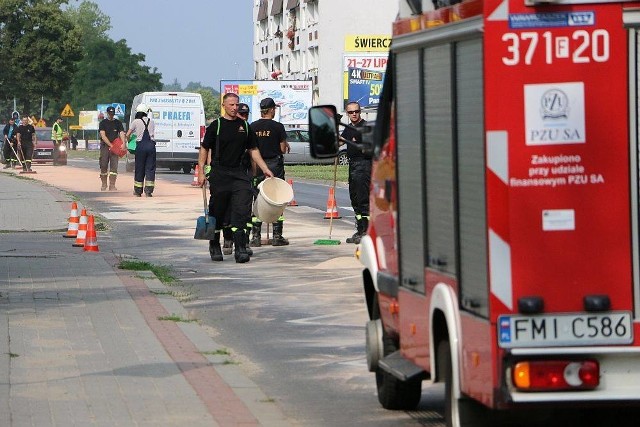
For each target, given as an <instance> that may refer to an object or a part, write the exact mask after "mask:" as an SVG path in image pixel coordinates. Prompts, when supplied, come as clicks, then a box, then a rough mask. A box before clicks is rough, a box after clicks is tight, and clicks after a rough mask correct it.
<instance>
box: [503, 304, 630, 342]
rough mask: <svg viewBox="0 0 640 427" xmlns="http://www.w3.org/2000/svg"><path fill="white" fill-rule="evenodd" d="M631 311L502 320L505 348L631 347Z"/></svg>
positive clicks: (516, 317)
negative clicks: (615, 345)
mask: <svg viewBox="0 0 640 427" xmlns="http://www.w3.org/2000/svg"><path fill="white" fill-rule="evenodd" d="M631 342H633V326H632V323H631V314H630V313H629V312H608V313H584V314H554V315H540V316H500V317H498V344H499V345H500V347H502V348H516V347H559V346H587V345H612V344H629V343H631Z"/></svg>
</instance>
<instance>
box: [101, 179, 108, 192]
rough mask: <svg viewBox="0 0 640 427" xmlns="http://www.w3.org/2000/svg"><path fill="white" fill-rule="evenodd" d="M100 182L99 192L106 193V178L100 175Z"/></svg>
mask: <svg viewBox="0 0 640 427" xmlns="http://www.w3.org/2000/svg"><path fill="white" fill-rule="evenodd" d="M100 180H101V181H102V186H101V187H100V191H107V176H106V175H100Z"/></svg>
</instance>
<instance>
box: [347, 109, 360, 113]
mask: <svg viewBox="0 0 640 427" xmlns="http://www.w3.org/2000/svg"><path fill="white" fill-rule="evenodd" d="M347 114H360V110H352V111H347Z"/></svg>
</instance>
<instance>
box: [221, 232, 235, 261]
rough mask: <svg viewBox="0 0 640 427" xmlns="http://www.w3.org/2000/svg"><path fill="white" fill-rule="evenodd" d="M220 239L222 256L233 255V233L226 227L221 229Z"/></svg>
mask: <svg viewBox="0 0 640 427" xmlns="http://www.w3.org/2000/svg"><path fill="white" fill-rule="evenodd" d="M222 237H223V238H224V243H223V244H222V253H223V254H224V255H231V254H232V253H233V231H231V229H230V228H228V227H225V228H223V229H222Z"/></svg>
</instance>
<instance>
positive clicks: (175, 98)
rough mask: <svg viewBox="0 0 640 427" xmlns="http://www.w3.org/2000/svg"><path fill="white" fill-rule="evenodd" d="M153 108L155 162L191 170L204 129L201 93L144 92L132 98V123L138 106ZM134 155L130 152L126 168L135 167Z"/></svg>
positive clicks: (151, 114)
mask: <svg viewBox="0 0 640 427" xmlns="http://www.w3.org/2000/svg"><path fill="white" fill-rule="evenodd" d="M141 103H145V104H147V106H148V107H149V108H151V113H150V114H149V116H150V117H151V118H152V119H153V120H154V122H155V125H156V128H155V141H156V153H157V156H156V166H157V167H163V168H169V169H171V170H180V169H182V171H183V172H184V173H190V172H191V169H192V168H193V167H194V166H195V165H196V164H197V163H198V149H199V147H200V143H201V142H202V138H203V137H204V131H205V127H206V124H205V117H204V106H203V104H202V96H200V94H199V93H193V92H144V93H141V94H139V95H136V96H135V97H134V98H133V103H132V105H131V110H130V111H131V112H132V113H131V117H130V119H129V127H131V123H132V122H133V120H134V119H135V113H134V112H135V111H136V107H137V106H138V105H139V104H141ZM133 157H134V156H131V155H128V156H127V171H129V172H130V171H133V169H134V158H133Z"/></svg>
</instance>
